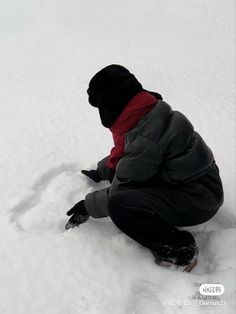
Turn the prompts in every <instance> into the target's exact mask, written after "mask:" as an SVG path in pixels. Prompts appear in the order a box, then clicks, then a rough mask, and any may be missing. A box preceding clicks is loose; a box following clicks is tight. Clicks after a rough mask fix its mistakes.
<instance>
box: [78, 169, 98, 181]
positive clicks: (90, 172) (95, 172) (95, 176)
mask: <svg viewBox="0 0 236 314" xmlns="http://www.w3.org/2000/svg"><path fill="white" fill-rule="evenodd" d="M81 173H83V174H85V175H86V176H87V177H89V178H90V179H92V180H93V181H94V182H96V183H98V182H101V181H102V178H101V177H100V174H99V172H98V170H81Z"/></svg>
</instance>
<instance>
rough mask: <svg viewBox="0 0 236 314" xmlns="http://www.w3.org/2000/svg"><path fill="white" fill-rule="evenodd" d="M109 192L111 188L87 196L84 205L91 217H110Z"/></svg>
mask: <svg viewBox="0 0 236 314" xmlns="http://www.w3.org/2000/svg"><path fill="white" fill-rule="evenodd" d="M108 191H109V188H105V189H102V190H99V191H95V192H92V193H89V194H87V195H86V197H85V202H84V205H85V208H86V210H87V212H88V214H89V215H90V216H92V217H94V218H103V217H107V216H108V209H107V204H108Z"/></svg>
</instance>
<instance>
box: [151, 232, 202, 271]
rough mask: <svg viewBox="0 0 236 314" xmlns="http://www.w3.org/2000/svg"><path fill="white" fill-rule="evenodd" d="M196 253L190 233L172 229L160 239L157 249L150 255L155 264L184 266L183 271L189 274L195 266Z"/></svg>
mask: <svg viewBox="0 0 236 314" xmlns="http://www.w3.org/2000/svg"><path fill="white" fill-rule="evenodd" d="M198 251H199V250H198V247H197V245H196V242H195V239H194V237H193V236H192V235H191V233H190V232H188V231H185V230H183V231H180V230H178V229H177V228H174V229H173V230H171V232H170V233H169V234H168V235H166V236H165V237H163V238H162V239H161V241H160V244H159V247H158V248H157V250H156V251H152V254H153V255H154V257H155V262H156V263H157V264H160V265H163V264H166V263H169V264H172V265H176V266H184V268H183V271H187V272H190V271H191V270H192V269H193V267H194V266H195V265H196V264H197V255H198ZM163 262H164V263H163ZM177 268H178V267H177Z"/></svg>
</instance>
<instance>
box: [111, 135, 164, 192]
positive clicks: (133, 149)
mask: <svg viewBox="0 0 236 314" xmlns="http://www.w3.org/2000/svg"><path fill="white" fill-rule="evenodd" d="M162 160H163V156H162V152H161V149H160V148H159V146H158V144H156V143H154V142H153V141H151V140H150V139H149V138H147V137H144V136H141V135H139V134H137V133H134V132H130V133H128V134H127V137H126V146H125V150H124V156H123V157H122V158H121V160H120V161H119V162H118V164H117V167H116V174H115V177H114V179H113V181H112V184H111V187H110V189H109V196H112V195H113V194H114V193H115V192H117V191H119V190H121V189H124V188H127V187H129V186H131V187H132V186H135V185H139V184H142V183H144V182H146V181H148V180H150V179H151V178H152V177H153V176H154V175H156V173H157V172H158V167H159V165H160V163H161V162H162Z"/></svg>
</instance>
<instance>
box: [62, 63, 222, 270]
mask: <svg viewBox="0 0 236 314" xmlns="http://www.w3.org/2000/svg"><path fill="white" fill-rule="evenodd" d="M87 92H88V96H89V103H90V104H91V105H92V106H94V107H96V108H98V110H99V114H100V118H101V122H102V124H103V126H104V127H106V128H109V129H110V130H111V132H112V136H113V139H114V147H113V148H112V150H111V153H110V155H109V156H107V157H106V158H104V159H103V160H101V161H100V162H99V163H98V166H97V169H96V170H82V173H83V174H84V175H86V176H88V177H89V178H91V179H92V180H94V181H95V182H100V181H101V180H109V181H110V183H111V185H110V187H109V188H105V189H102V190H99V191H95V192H93V193H89V194H88V195H87V196H86V197H85V200H82V201H80V202H79V203H77V204H76V205H75V206H74V207H73V208H72V209H71V210H69V211H68V212H67V214H68V215H69V216H71V215H72V217H71V218H70V219H69V221H68V223H67V224H66V227H65V228H66V229H69V228H73V227H75V226H79V225H80V224H81V223H83V222H85V221H86V220H87V219H88V217H89V216H92V217H94V218H101V217H107V216H110V218H111V219H112V221H113V222H114V223H115V225H116V226H117V227H118V228H119V229H120V230H121V231H123V232H124V233H125V234H126V235H128V236H129V237H130V238H132V239H134V240H135V241H137V242H138V243H140V244H141V245H143V246H145V247H147V248H148V249H150V250H151V252H152V253H153V255H154V256H155V258H156V262H157V263H161V262H162V261H164V262H168V263H172V264H175V265H179V266H186V267H185V270H186V271H190V270H191V269H192V267H193V266H195V264H196V256H197V253H198V248H197V245H196V242H195V240H194V237H193V236H192V234H191V233H190V232H188V231H186V230H180V229H179V228H177V227H183V226H194V225H198V224H201V223H203V222H206V221H208V220H209V219H211V218H212V217H213V216H214V215H215V214H216V213H217V211H218V209H219V208H220V206H221V205H222V203H223V199H224V193H223V186H222V181H221V179H220V175H219V169H218V167H217V165H216V163H215V159H214V156H213V153H212V151H211V150H210V148H209V147H208V146H207V145H206V143H205V142H204V141H203V139H202V137H201V136H200V135H199V134H198V133H197V132H196V131H195V130H194V128H193V126H192V124H191V123H190V121H189V120H188V119H187V118H186V117H185V116H184V115H183V114H182V113H180V112H178V111H174V110H172V108H171V107H170V105H169V104H167V103H166V102H165V101H163V99H162V97H161V95H160V94H158V93H155V92H150V91H147V90H145V89H143V87H142V85H141V84H140V83H139V81H138V80H137V79H136V77H135V76H134V75H133V74H131V73H130V72H129V71H128V70H127V69H126V68H124V67H123V66H120V65H114V64H113V65H109V66H107V67H105V68H104V69H102V70H100V71H99V72H98V73H97V74H95V76H94V77H93V78H92V79H91V81H90V83H89V88H88V91H87Z"/></svg>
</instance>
